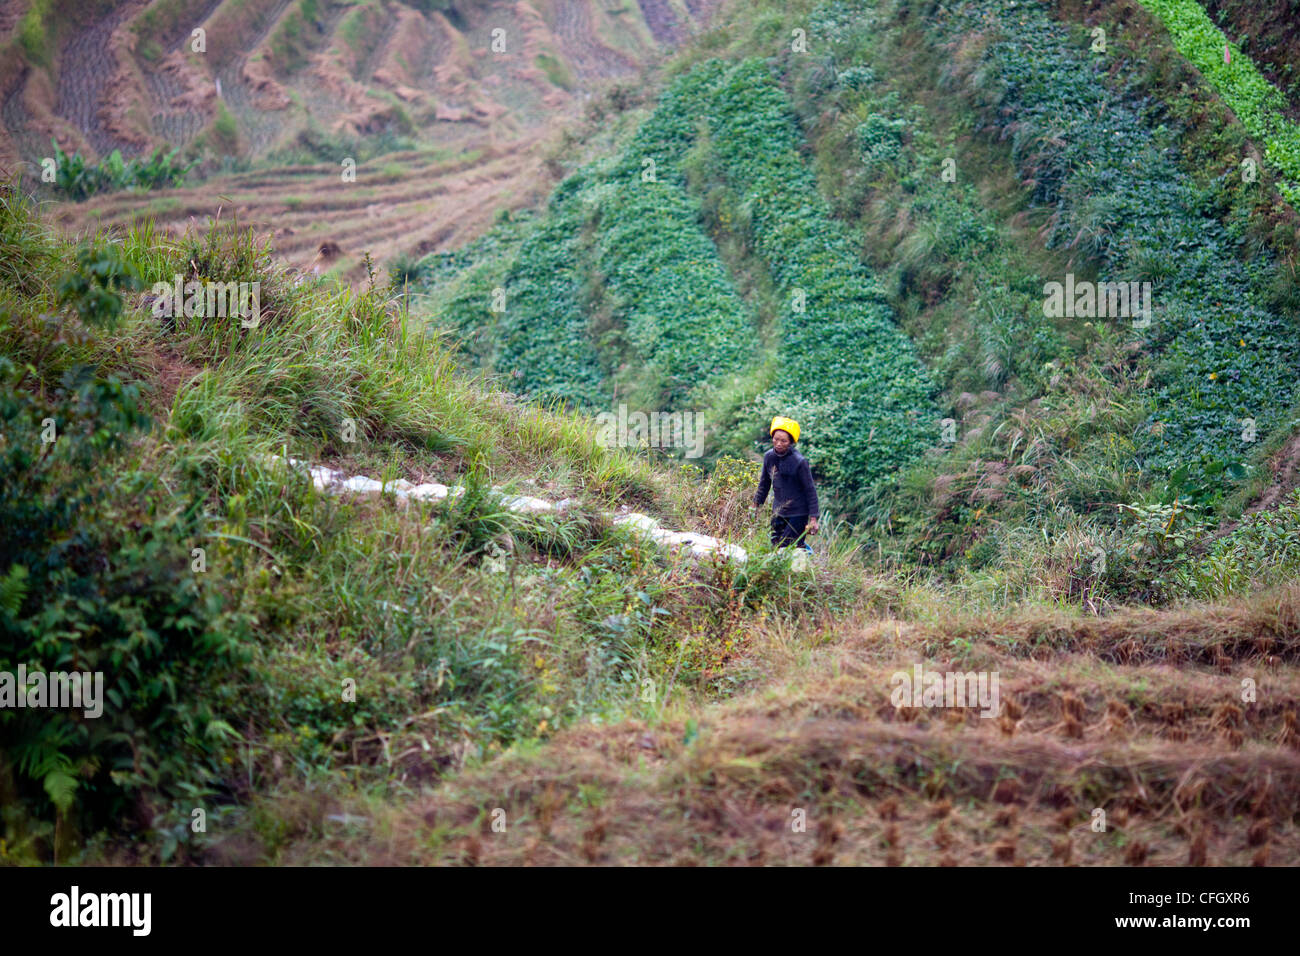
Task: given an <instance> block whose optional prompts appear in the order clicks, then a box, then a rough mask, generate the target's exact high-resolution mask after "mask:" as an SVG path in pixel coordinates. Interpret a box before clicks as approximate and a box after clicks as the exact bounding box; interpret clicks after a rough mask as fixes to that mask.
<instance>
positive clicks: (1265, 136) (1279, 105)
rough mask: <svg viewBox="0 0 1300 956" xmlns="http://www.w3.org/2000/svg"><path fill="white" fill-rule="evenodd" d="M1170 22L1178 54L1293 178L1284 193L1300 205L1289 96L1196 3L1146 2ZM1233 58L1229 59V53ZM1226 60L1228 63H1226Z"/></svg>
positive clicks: (1299, 156) (1299, 134)
mask: <svg viewBox="0 0 1300 956" xmlns="http://www.w3.org/2000/svg"><path fill="white" fill-rule="evenodd" d="M1140 2H1141V3H1142V5H1143V6H1144V7H1146V8H1147V9H1148V10H1150V11H1151V12H1152V13H1153V14H1155V15H1156V16H1157V17H1159V18H1160V19H1161V21H1163V22H1164V25H1165V27H1166V28H1167V29H1168V30H1169V34H1170V36H1171V37H1173V41H1174V45H1175V46H1176V47H1177V48H1178V52H1180V53H1181V54H1183V56H1185V57H1187V59H1188V60H1190V61H1191V62H1192V64H1193V65H1194V66H1195V67H1196V68H1197V69H1198V70H1200V71H1201V74H1202V75H1203V76H1204V77H1205V79H1206V80H1207V81H1208V82H1209V83H1210V84H1211V85H1212V86H1213V87H1214V89H1215V90H1216V91H1217V92H1218V93H1219V95H1220V96H1222V97H1223V98H1224V99H1225V100H1226V101H1227V103H1228V105H1229V106H1230V107H1232V111H1233V112H1234V113H1235V114H1236V115H1237V118H1238V119H1239V120H1241V123H1242V125H1243V126H1245V127H1246V129H1247V130H1248V131H1249V132H1250V135H1251V136H1253V137H1254V138H1255V139H1257V140H1259V141H1260V142H1261V143H1263V144H1264V150H1265V156H1266V157H1267V158H1268V161H1269V162H1270V163H1272V164H1273V165H1274V166H1276V167H1277V168H1278V169H1279V170H1281V171H1282V173H1283V174H1284V175H1285V176H1287V177H1288V179H1289V180H1290V181H1289V182H1286V181H1283V182H1279V183H1278V189H1279V190H1281V192H1282V194H1283V195H1285V196H1286V198H1287V200H1288V201H1289V202H1290V203H1291V204H1292V205H1297V204H1300V125H1298V124H1296V123H1293V122H1291V121H1290V120H1289V119H1288V118H1287V116H1286V108H1287V102H1286V97H1285V96H1284V95H1283V94H1282V93H1281V92H1280V91H1279V90H1278V89H1276V88H1275V87H1274V86H1273V85H1272V84H1271V83H1269V81H1268V80H1267V79H1265V78H1264V77H1263V76H1262V75H1260V72H1259V70H1258V69H1256V67H1255V64H1254V63H1252V62H1251V59H1250V57H1249V56H1248V55H1247V54H1246V53H1244V52H1242V50H1241V49H1240V48H1239V47H1237V46H1236V45H1235V44H1230V43H1229V42H1228V38H1227V37H1225V36H1224V34H1223V31H1222V30H1220V29H1219V28H1218V27H1217V26H1215V25H1214V21H1213V20H1211V19H1210V17H1209V16H1208V15H1207V14H1206V12H1205V11H1204V10H1203V9H1202V8H1201V5H1200V4H1199V3H1197V2H1196V0H1140ZM1225 50H1228V51H1229V55H1228V56H1227V57H1226V58H1225V56H1224V51H1225ZM1225 60H1226V62H1225Z"/></svg>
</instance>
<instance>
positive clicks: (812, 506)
mask: <svg viewBox="0 0 1300 956" xmlns="http://www.w3.org/2000/svg"><path fill="white" fill-rule="evenodd" d="M799 478H800V480H801V481H802V482H803V491H804V495H805V496H806V500H807V502H808V520H809V521H810V522H811V523H812V524H813V525H814V526H816V524H817V520H818V519H819V518H820V517H821V509H820V507H819V506H818V503H817V485H816V484H814V483H813V476H812V466H811V465H809V464H808V459H807V458H805V459H804V460H803V467H801V468H800V469H799Z"/></svg>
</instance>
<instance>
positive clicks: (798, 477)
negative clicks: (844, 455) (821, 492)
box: [754, 448, 821, 518]
mask: <svg viewBox="0 0 1300 956" xmlns="http://www.w3.org/2000/svg"><path fill="white" fill-rule="evenodd" d="M769 488H770V489H772V514H774V515H781V516H782V517H786V518H794V517H798V516H799V515H808V517H810V518H816V517H819V516H820V514H821V513H820V512H819V511H818V510H817V488H816V487H815V486H814V485H813V477H812V469H811V468H809V467H808V459H807V458H805V457H804V456H803V455H801V454H799V452H797V451H795V450H794V449H793V448H791V449H790V450H789V451H788V452H786V453H785V454H784V455H778V454H777V453H776V451H775V450H772V449H769V450H768V452H767V454H766V455H764V456H763V477H762V478H760V479H759V481H758V492H757V494H755V495H754V504H756V505H761V504H762V503H763V502H764V501H766V500H767V491H768V489H769Z"/></svg>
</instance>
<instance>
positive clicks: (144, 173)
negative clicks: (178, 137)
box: [51, 140, 197, 202]
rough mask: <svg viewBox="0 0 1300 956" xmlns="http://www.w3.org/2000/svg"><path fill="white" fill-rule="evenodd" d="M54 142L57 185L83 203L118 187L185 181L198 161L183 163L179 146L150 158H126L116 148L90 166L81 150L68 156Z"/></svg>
mask: <svg viewBox="0 0 1300 956" xmlns="http://www.w3.org/2000/svg"><path fill="white" fill-rule="evenodd" d="M51 142H52V143H53V144H54V163H55V167H54V177H55V178H54V184H55V186H56V187H57V188H58V189H59V190H60V191H62V192H64V193H66V194H67V196H68V197H69V198H70V199H72V200H74V201H76V202H80V201H81V200H83V199H87V198H89V197H90V196H92V195H94V194H95V193H98V192H109V191H112V190H117V189H134V188H137V187H138V188H141V189H162V188H165V187H167V186H176V185H179V184H180V183H182V182H184V180H185V177H186V176H187V175H188V174H189V171H190V170H191V169H193V168H194V165H195V162H197V160H195V161H191V162H189V163H182V162H181V161H180V160H179V159H177V158H176V157H177V154H178V153H179V152H180V150H178V149H173V150H172V151H171V152H170V153H164V152H163V149H162V147H161V146H160V147H159V148H158V149H157V150H155V151H154V154H153V155H152V156H150V157H149V158H148V159H132V160H126V161H124V160H123V159H122V154H121V152H120V151H118V150H116V149H115V150H113V152H111V153H110V154H109V155H108V157H107V158H106V159H104V160H103V162H101V163H99V164H98V165H93V166H92V165H90V164H88V163H87V162H86V160H85V157H83V156H82V155H81V153H73V154H72V155H68V154H67V153H65V152H64V151H63V150H62V149H60V148H59V144H58V142H57V141H55V140H51Z"/></svg>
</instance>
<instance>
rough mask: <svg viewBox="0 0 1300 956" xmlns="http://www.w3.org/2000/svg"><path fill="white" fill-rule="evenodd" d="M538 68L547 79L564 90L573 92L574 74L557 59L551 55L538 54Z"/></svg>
mask: <svg viewBox="0 0 1300 956" xmlns="http://www.w3.org/2000/svg"><path fill="white" fill-rule="evenodd" d="M535 62H536V63H537V66H538V67H539V68H540V69H541V71H542V72H543V73H545V74H546V78H547V79H548V80H550V81H551V82H552V83H554V84H555V85H556V86H558V87H559V88H560V89H562V90H572V89H573V86H574V79H573V73H572V71H570V69H569V68H568V66H567V65H566V64H565V63H564V62H562V61H561V60H558V59H556V58H555V57H554V56H552V55H551V54H549V53H539V54H537V58H536V61H535Z"/></svg>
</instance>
